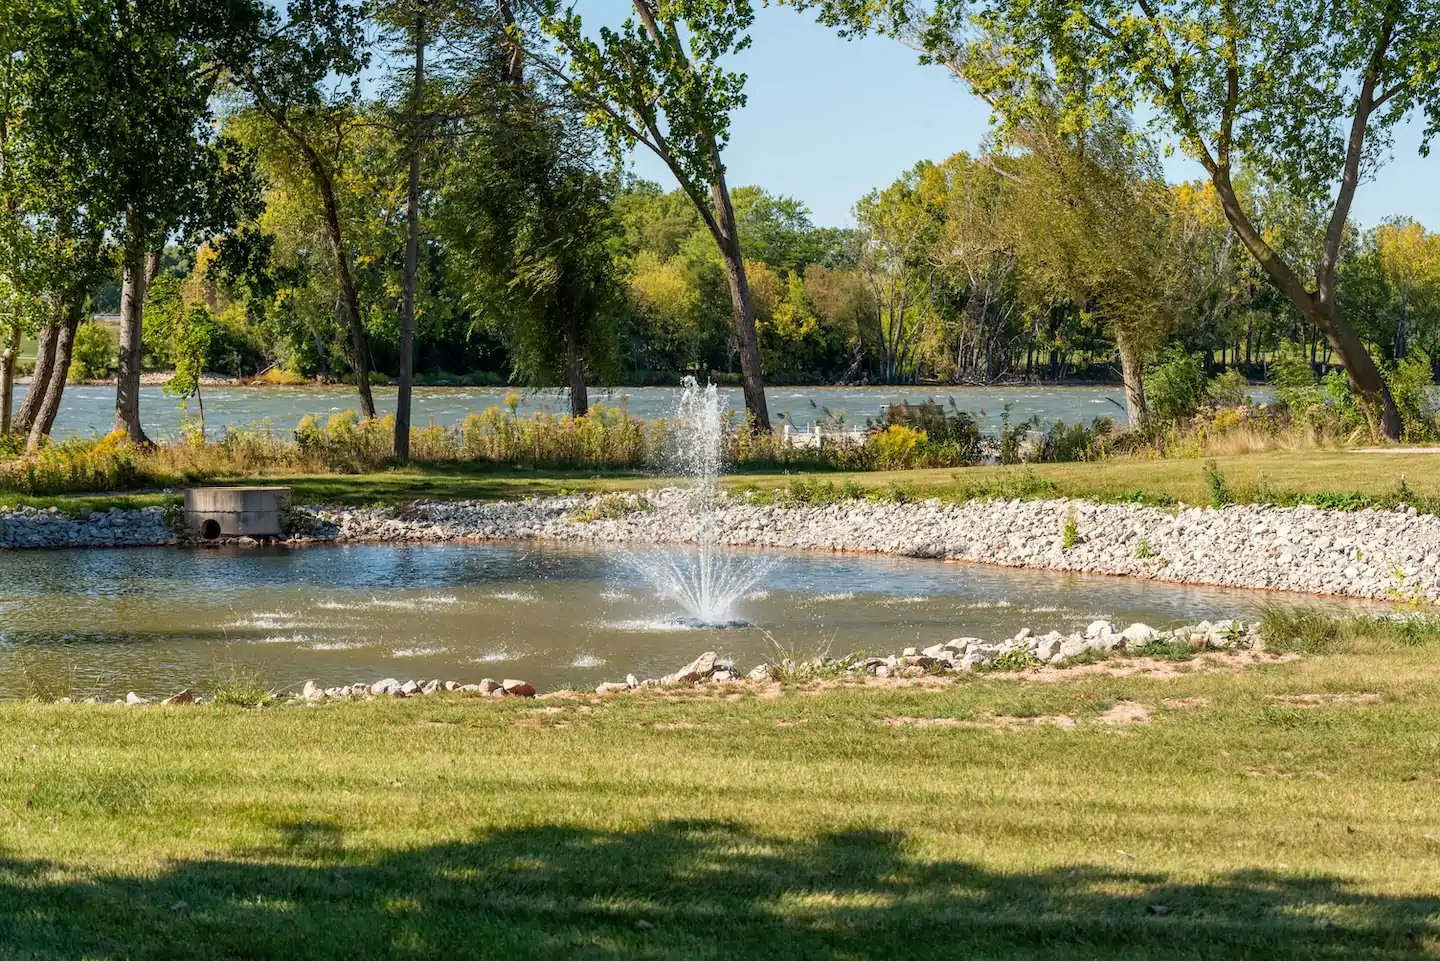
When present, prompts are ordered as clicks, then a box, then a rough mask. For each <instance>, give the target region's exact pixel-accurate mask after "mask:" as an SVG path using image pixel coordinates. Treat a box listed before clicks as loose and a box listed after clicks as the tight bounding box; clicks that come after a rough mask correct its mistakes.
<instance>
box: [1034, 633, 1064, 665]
mask: <svg viewBox="0 0 1440 961" xmlns="http://www.w3.org/2000/svg"><path fill="white" fill-rule="evenodd" d="M1062 643H1063V642H1062V641H1061V640H1060V638H1058V637H1042V638H1041V639H1040V643H1039V645H1038V646H1037V647H1036V648H1035V656H1036V657H1038V658H1040V660H1041V661H1050V660H1053V659H1054V658H1055V657H1056V656H1057V655H1058V654H1059V653H1060V647H1061V645H1062Z"/></svg>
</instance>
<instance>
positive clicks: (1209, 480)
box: [1205, 460, 1235, 508]
mask: <svg viewBox="0 0 1440 961" xmlns="http://www.w3.org/2000/svg"><path fill="white" fill-rule="evenodd" d="M1205 486H1206V487H1208V488H1209V489H1210V506H1211V507H1217V508H1218V507H1225V506H1227V505H1229V504H1233V503H1235V496H1234V495H1233V494H1232V493H1231V492H1230V484H1229V482H1228V481H1226V480H1225V475H1224V474H1222V473H1220V466H1219V465H1218V464H1216V463H1215V462H1214V461H1213V460H1207V461H1206V462H1205Z"/></svg>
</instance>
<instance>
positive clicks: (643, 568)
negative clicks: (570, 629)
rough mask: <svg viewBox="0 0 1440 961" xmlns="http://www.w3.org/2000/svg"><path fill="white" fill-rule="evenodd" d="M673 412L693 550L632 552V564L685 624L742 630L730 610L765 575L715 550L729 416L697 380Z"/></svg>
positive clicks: (759, 565)
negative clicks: (687, 483) (673, 605)
mask: <svg viewBox="0 0 1440 961" xmlns="http://www.w3.org/2000/svg"><path fill="white" fill-rule="evenodd" d="M682 385H683V387H682V390H681V393H680V403H679V406H678V407H677V408H676V412H675V423H674V433H673V437H674V441H673V445H672V449H671V451H670V464H669V465H668V466H669V467H670V469H671V470H672V471H673V472H674V473H675V474H677V475H678V476H682V477H688V478H690V480H691V488H690V491H689V494H688V496H687V497H686V500H685V506H684V510H685V511H686V512H687V513H688V515H689V517H690V519H691V522H692V525H693V528H694V532H695V550H694V551H693V552H686V553H676V552H645V553H632V554H630V555H629V557H628V560H629V562H630V564H631V565H632V566H633V567H635V569H636V570H637V571H639V572H640V574H641V575H642V576H644V577H645V579H646V580H647V581H649V582H650V583H651V584H653V585H654V586H655V587H656V588H658V589H659V591H660V592H661V593H662V594H664V595H665V596H667V597H669V598H670V599H671V600H673V601H675V602H677V603H678V604H680V606H681V607H683V608H684V610H685V615H686V616H685V617H683V618H682V619H681V620H682V622H683V623H686V624H689V625H691V626H695V627H740V626H744V621H741V620H739V619H738V618H736V616H735V615H734V613H733V612H732V608H733V606H734V604H735V601H737V600H738V599H739V598H740V597H742V596H744V595H745V594H746V593H747V592H748V591H749V590H750V588H751V587H753V586H754V585H755V583H756V582H757V581H759V580H760V578H761V577H763V576H764V574H765V571H766V570H767V568H768V565H767V564H766V563H764V562H763V561H762V560H761V559H759V558H747V557H739V556H736V555H734V554H730V553H727V552H717V550H716V545H717V543H718V540H719V533H720V531H719V507H720V503H719V502H720V498H721V494H720V475H721V472H722V471H723V469H724V459H725V458H724V451H725V418H724V413H723V411H722V409H721V401H720V394H719V391H717V390H716V389H715V385H714V384H707V385H706V386H704V387H701V386H700V385H699V383H697V382H696V380H695V378H693V377H686V378H685V379H684V381H682Z"/></svg>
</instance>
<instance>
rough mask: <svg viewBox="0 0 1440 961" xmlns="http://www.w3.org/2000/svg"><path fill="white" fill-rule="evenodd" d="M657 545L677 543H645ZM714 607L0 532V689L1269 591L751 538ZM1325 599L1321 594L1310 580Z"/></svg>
mask: <svg viewBox="0 0 1440 961" xmlns="http://www.w3.org/2000/svg"><path fill="white" fill-rule="evenodd" d="M656 550H658V551H665V550H681V549H680V548H657V549H656ZM766 559H767V560H768V561H769V563H770V566H769V569H768V571H767V572H766V574H765V575H764V577H763V578H762V579H761V581H760V583H759V584H758V585H757V586H756V587H755V589H753V590H752V591H751V592H750V593H748V594H746V595H745V596H744V597H742V598H741V599H740V600H739V601H738V602H737V603H736V604H735V605H734V607H733V609H732V610H731V611H730V615H731V616H732V617H734V618H737V619H741V620H743V621H744V622H748V624H750V625H753V626H746V627H738V628H730V629H724V630H720V629H703V628H702V629H695V628H687V627H685V626H684V625H683V623H682V622H681V621H680V620H679V619H678V618H677V615H678V614H679V611H678V610H677V609H676V607H675V605H674V604H673V603H671V602H669V601H667V600H664V599H662V598H659V597H657V592H656V590H655V588H654V587H653V586H652V585H650V584H649V583H647V582H646V581H645V580H644V579H643V577H642V576H641V575H640V574H638V573H637V572H636V570H635V569H634V568H633V567H631V566H630V565H629V564H627V563H626V562H625V561H624V560H623V555H620V554H618V553H616V552H607V551H605V550H603V549H596V548H588V549H585V548H575V547H566V546H544V545H538V544H497V545H446V546H419V547H417V546H400V545H351V546H330V547H309V548H302V549H289V548H279V547H266V548H251V549H218V550H179V549H165V548H156V549H143V550H91V551H28V552H13V553H5V554H0V698H15V697H24V696H31V695H39V694H48V695H49V696H59V695H60V694H69V695H71V696H75V697H84V696H89V695H100V696H111V697H113V696H117V695H123V694H124V693H125V692H127V691H131V690H134V691H137V692H139V693H141V694H144V695H161V694H168V693H174V692H175V691H177V690H179V689H181V688H182V687H186V686H189V687H198V688H201V689H205V688H207V687H208V686H209V685H210V684H211V683H212V682H213V681H214V680H215V679H216V678H222V677H225V676H227V675H228V674H229V673H230V672H231V671H232V670H241V671H245V672H254V673H258V674H259V675H261V676H263V677H264V678H265V679H267V681H269V682H270V683H272V684H274V685H276V686H277V687H290V686H295V685H299V684H301V683H303V682H304V681H305V680H306V679H307V678H314V679H316V680H317V681H320V682H322V683H324V684H326V685H335V684H341V683H353V682H357V681H363V682H365V683H367V684H368V683H373V682H374V681H376V680H379V679H381V678H385V677H395V678H398V679H401V680H406V679H411V678H414V679H419V680H423V679H427V678H435V677H438V678H441V679H442V680H455V681H460V682H462V683H465V682H475V681H478V680H480V679H481V678H483V677H494V678H496V679H503V678H507V677H514V678H522V679H525V680H528V681H530V682H532V683H535V684H537V685H539V686H541V687H542V688H552V687H554V686H556V685H559V684H562V683H579V684H583V685H586V686H591V685H594V684H596V683H598V682H599V681H601V680H607V679H609V680H614V679H623V678H624V677H625V675H626V674H627V673H634V674H637V675H639V676H640V677H655V676H660V675H662V674H666V673H669V672H671V671H673V670H676V669H677V668H679V667H680V666H682V665H683V664H685V663H686V662H688V661H689V660H691V659H692V658H693V657H694V656H695V655H697V654H699V653H700V652H702V651H705V650H716V651H719V652H721V653H722V654H725V655H729V656H732V657H734V658H736V659H737V661H738V662H739V666H740V667H741V668H742V669H744V670H748V669H749V668H751V667H753V666H754V665H755V664H757V663H759V662H760V661H761V660H763V659H765V657H766V656H767V655H773V654H774V652H775V648H774V645H775V644H778V645H779V646H780V647H782V648H784V649H786V650H788V651H793V652H795V653H797V654H799V655H800V656H805V657H808V656H814V654H815V653H816V652H817V651H821V650H824V649H827V648H828V649H829V650H830V651H831V652H832V653H833V654H835V655H837V656H838V655H841V654H845V653H849V652H853V651H857V650H869V651H873V652H877V653H881V654H889V653H898V652H899V651H901V650H902V649H903V648H905V647H907V646H916V647H926V646H929V645H931V644H935V643H939V642H941V641H946V640H949V639H951V638H954V637H960V636H975V637H981V638H986V639H992V640H999V639H1002V638H1004V637H1010V636H1013V635H1014V633H1015V632H1016V631H1017V630H1018V629H1019V628H1021V627H1030V628H1031V629H1032V630H1034V631H1036V632H1044V631H1049V630H1052V629H1058V630H1064V631H1071V630H1076V629H1080V628H1083V627H1084V626H1085V625H1086V624H1088V623H1089V622H1090V621H1092V620H1095V619H1097V618H1105V619H1108V620H1112V621H1114V622H1115V623H1116V624H1117V625H1120V626H1123V625H1125V624H1129V623H1131V622H1134V621H1144V622H1145V623H1148V624H1150V625H1152V626H1154V627H1173V626H1178V625H1180V624H1185V623H1194V622H1196V621H1199V620H1202V619H1210V620H1217V619H1220V618H1225V617H1241V618H1246V617H1249V616H1253V615H1254V614H1255V612H1256V611H1257V610H1258V608H1259V607H1260V605H1262V604H1263V603H1266V602H1273V601H1275V600H1277V599H1278V600H1282V601H1283V602H1284V603H1309V601H1307V600H1306V599H1303V598H1301V599H1295V598H1291V599H1289V600H1284V597H1283V595H1273V594H1258V593H1254V592H1246V591H1234V590H1223V589H1214V588H1199V587H1184V586H1177V585H1169V584H1161V583H1154V582H1150V581H1142V580H1133V579H1128V578H1109V577H1099V576H1085V575H1072V574H1057V573H1048V572H1038V571H1023V570H1011V569H1006V568H998V567H987V566H984V565H974V564H946V563H941V562H937V561H931V560H913V559H904V558H892V557H878V556H869V555H831V554H799V553H779V552H774V553H770V554H768V555H766ZM1326 603H1327V604H1334V605H1337V606H1352V605H1342V604H1340V603H1339V602H1326Z"/></svg>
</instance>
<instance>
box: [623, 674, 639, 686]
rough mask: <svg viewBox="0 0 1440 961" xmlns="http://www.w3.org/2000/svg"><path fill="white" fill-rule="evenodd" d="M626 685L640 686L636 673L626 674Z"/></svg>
mask: <svg viewBox="0 0 1440 961" xmlns="http://www.w3.org/2000/svg"><path fill="white" fill-rule="evenodd" d="M625 686H626V687H639V686H640V681H639V680H638V679H637V678H636V677H635V675H634V674H626V675H625Z"/></svg>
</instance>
